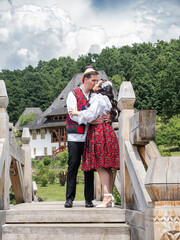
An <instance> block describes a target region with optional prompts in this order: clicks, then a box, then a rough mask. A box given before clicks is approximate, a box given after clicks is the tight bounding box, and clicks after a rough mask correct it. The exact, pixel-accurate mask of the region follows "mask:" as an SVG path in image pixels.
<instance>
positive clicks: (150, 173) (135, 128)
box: [115, 82, 180, 240]
mask: <svg viewBox="0 0 180 240" xmlns="http://www.w3.org/2000/svg"><path fill="white" fill-rule="evenodd" d="M134 102H135V94H134V90H133V87H132V85H131V82H123V83H122V84H121V86H120V91H119V97H118V106H119V108H120V110H121V113H120V117H119V146H120V171H119V172H118V173H117V177H116V181H115V184H116V187H117V189H118V191H119V192H120V195H121V204H122V207H123V208H125V209H127V211H126V221H127V222H128V223H129V225H130V228H131V240H139V239H146V240H155V239H157V240H160V239H161V240H162V239H170V238H166V237H167V236H170V235H169V234H171V235H172V234H179V235H177V236H180V201H179V200H180V191H179V189H180V174H179V172H180V164H179V163H180V158H178V157H177V158H175V157H174V158H173V157H171V158H165V157H164V158H163V157H162V156H161V155H160V153H159V151H158V150H157V148H156V145H155V143H154V142H153V141H154V139H155V136H156V129H155V128H156V112H155V111H153V110H141V111H138V112H135V109H134V107H133V106H134ZM173 219H176V220H173ZM174 236H175V235H174ZM174 236H173V238H172V239H178V238H176V237H174Z"/></svg>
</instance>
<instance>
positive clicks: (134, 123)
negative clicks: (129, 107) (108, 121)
mask: <svg viewBox="0 0 180 240" xmlns="http://www.w3.org/2000/svg"><path fill="white" fill-rule="evenodd" d="M129 123H130V141H131V143H132V144H133V145H146V144H148V143H149V141H154V139H155V137H156V111H155V110H140V111H139V112H136V113H135V114H134V116H133V117H132V118H131V119H130V120H129Z"/></svg>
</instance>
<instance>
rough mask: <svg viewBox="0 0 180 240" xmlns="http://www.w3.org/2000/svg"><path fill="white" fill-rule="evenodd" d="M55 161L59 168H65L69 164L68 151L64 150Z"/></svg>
mask: <svg viewBox="0 0 180 240" xmlns="http://www.w3.org/2000/svg"><path fill="white" fill-rule="evenodd" d="M55 161H56V162H58V163H57V165H58V166H59V167H62V166H65V165H67V164H68V149H66V150H64V151H63V152H62V153H60V154H59V155H57V156H56V158H55Z"/></svg>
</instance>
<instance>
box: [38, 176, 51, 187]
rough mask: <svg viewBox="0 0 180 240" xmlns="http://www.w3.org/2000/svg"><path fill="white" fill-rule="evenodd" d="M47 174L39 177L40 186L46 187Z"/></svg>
mask: <svg viewBox="0 0 180 240" xmlns="http://www.w3.org/2000/svg"><path fill="white" fill-rule="evenodd" d="M48 180H49V179H48V175H47V174H43V175H42V176H41V178H40V183H41V187H46V186H47V184H48Z"/></svg>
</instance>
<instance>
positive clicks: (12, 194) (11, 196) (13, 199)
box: [9, 187, 16, 205]
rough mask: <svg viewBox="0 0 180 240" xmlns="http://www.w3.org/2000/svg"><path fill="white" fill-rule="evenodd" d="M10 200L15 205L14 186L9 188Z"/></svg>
mask: <svg viewBox="0 0 180 240" xmlns="http://www.w3.org/2000/svg"><path fill="white" fill-rule="evenodd" d="M9 198H10V199H9V200H10V204H13V205H15V204H16V200H15V196H14V192H13V189H12V187H10V189H9Z"/></svg>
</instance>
